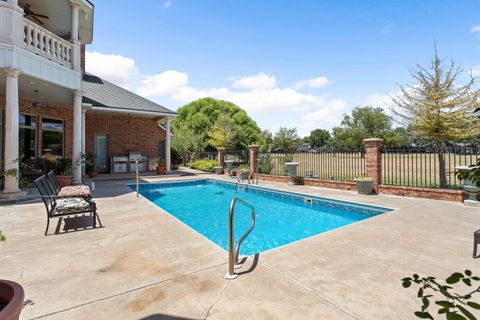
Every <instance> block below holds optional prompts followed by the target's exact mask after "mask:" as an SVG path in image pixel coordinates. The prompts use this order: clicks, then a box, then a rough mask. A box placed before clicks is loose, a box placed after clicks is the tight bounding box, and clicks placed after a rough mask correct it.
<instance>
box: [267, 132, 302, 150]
mask: <svg viewBox="0 0 480 320" xmlns="http://www.w3.org/2000/svg"><path fill="white" fill-rule="evenodd" d="M299 141H300V137H299V136H298V134H297V128H285V127H280V129H278V131H277V133H275V137H274V138H273V147H274V148H280V149H284V150H286V151H293V150H295V149H296V148H297V147H298V144H299Z"/></svg>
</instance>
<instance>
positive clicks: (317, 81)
mask: <svg viewBox="0 0 480 320" xmlns="http://www.w3.org/2000/svg"><path fill="white" fill-rule="evenodd" d="M330 83H332V81H331V80H330V79H328V78H327V77H317V78H312V79H307V80H301V81H298V82H296V83H295V84H294V85H293V88H295V89H300V88H304V87H308V88H320V87H323V86H326V85H327V84H330Z"/></svg>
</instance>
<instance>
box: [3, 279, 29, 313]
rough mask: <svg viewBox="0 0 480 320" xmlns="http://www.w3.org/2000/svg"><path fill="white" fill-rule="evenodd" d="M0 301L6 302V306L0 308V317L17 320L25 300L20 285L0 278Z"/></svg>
mask: <svg viewBox="0 0 480 320" xmlns="http://www.w3.org/2000/svg"><path fill="white" fill-rule="evenodd" d="M0 301H1V302H4V301H5V302H7V306H6V307H5V308H3V309H2V310H0V319H5V320H17V319H18V318H19V317H20V312H22V307H23V302H24V301H25V292H24V291H23V288H22V286H21V285H19V284H18V283H16V282H13V281H8V280H0Z"/></svg>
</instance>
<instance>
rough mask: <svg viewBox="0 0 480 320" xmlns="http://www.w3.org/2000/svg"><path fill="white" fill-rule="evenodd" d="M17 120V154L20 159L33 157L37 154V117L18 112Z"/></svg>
mask: <svg viewBox="0 0 480 320" xmlns="http://www.w3.org/2000/svg"><path fill="white" fill-rule="evenodd" d="M19 120H20V121H19V139H18V143H19V146H18V147H19V148H18V153H19V156H20V158H22V159H34V158H35V157H36V156H37V119H36V118H35V116H29V115H23V114H20V117H19Z"/></svg>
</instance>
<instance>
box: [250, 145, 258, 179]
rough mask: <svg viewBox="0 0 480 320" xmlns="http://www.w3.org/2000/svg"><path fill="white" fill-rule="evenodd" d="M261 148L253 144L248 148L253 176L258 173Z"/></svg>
mask: <svg viewBox="0 0 480 320" xmlns="http://www.w3.org/2000/svg"><path fill="white" fill-rule="evenodd" d="M259 147H260V146H259V145H257V144H252V145H250V146H248V150H249V159H248V160H249V162H250V172H251V175H252V176H253V175H254V174H255V173H256V172H257V162H258V148H259Z"/></svg>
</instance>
